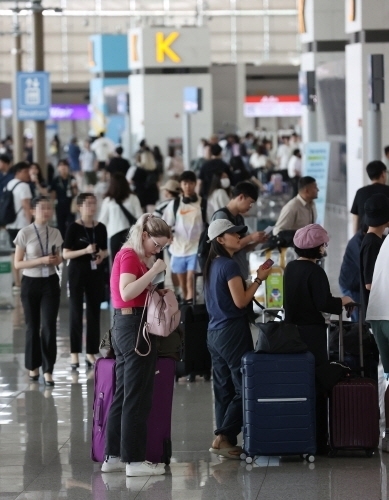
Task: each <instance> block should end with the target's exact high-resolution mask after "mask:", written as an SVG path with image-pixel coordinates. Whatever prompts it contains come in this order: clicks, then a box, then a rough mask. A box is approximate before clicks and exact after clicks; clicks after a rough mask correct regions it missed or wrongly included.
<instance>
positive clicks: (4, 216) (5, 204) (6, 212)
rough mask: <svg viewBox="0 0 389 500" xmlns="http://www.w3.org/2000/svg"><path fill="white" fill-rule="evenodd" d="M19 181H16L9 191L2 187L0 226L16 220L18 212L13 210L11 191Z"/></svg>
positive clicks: (13, 203)
mask: <svg viewBox="0 0 389 500" xmlns="http://www.w3.org/2000/svg"><path fill="white" fill-rule="evenodd" d="M21 183H22V181H19V182H17V183H16V184H15V186H14V187H13V188H12V189H11V191H8V189H7V188H6V187H5V188H4V191H3V194H2V195H1V197H0V227H4V226H6V225H7V224H12V222H15V220H16V217H17V215H18V214H17V212H16V210H15V202H14V195H13V191H14V189H15V188H16V186H19V184H21ZM20 210H21V209H20ZM20 210H19V212H20Z"/></svg>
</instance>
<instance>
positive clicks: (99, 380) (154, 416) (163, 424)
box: [91, 358, 176, 465]
mask: <svg viewBox="0 0 389 500" xmlns="http://www.w3.org/2000/svg"><path fill="white" fill-rule="evenodd" d="M115 364H116V363H115V360H114V359H108V358H99V359H98V360H97V362H96V367H95V393H94V394H95V399H94V404H93V424H92V452H91V458H92V460H94V461H95V462H103V461H104V449H105V429H106V424H107V418H108V412H109V408H110V406H111V404H112V400H113V395H114V393H115V388H116V387H115V386H116V377H115ZM175 372H176V362H175V360H174V359H170V358H158V360H157V365H156V370H155V381H154V393H153V405H152V408H151V412H150V415H149V419H148V423H147V427H148V431H147V437H148V439H147V451H146V459H147V460H149V461H150V462H154V463H157V462H158V463H165V464H166V465H168V464H169V463H170V458H171V456H172V445H171V420H172V405H173V389H174V379H175Z"/></svg>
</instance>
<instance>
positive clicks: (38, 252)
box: [14, 224, 63, 278]
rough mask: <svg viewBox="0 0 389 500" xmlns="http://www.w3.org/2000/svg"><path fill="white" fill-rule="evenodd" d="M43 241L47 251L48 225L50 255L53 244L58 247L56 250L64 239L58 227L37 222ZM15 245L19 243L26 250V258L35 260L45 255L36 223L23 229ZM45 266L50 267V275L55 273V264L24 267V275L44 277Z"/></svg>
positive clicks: (44, 248)
mask: <svg viewBox="0 0 389 500" xmlns="http://www.w3.org/2000/svg"><path fill="white" fill-rule="evenodd" d="M35 226H36V228H37V230H38V233H39V236H40V239H41V243H42V246H43V250H44V252H45V253H46V234H47V233H46V227H47V230H48V235H49V240H48V245H47V248H48V253H49V255H50V254H51V253H52V248H53V245H55V247H56V251H57V252H58V249H59V248H60V247H61V245H62V243H63V239H62V236H61V233H60V232H59V231H58V229H56V228H54V227H50V226H46V225H39V224H35ZM14 243H15V245H18V247H20V248H21V249H22V250H24V252H25V254H24V260H33V259H39V258H40V257H43V254H42V248H41V246H40V244H39V240H38V236H37V234H36V231H35V228H34V224H30V225H29V226H26V227H24V228H23V229H21V230H20V231H19V232H18V234H17V236H16V238H15V239H14ZM44 267H48V269H49V275H52V274H55V272H56V271H55V266H43V265H42V266H37V267H33V268H31V269H23V275H24V276H29V277H30V278H42V269H43V268H44Z"/></svg>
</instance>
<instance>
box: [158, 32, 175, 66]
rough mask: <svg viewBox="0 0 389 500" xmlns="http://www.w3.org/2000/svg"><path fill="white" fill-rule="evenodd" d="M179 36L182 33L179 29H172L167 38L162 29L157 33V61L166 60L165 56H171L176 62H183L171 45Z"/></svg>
mask: <svg viewBox="0 0 389 500" xmlns="http://www.w3.org/2000/svg"><path fill="white" fill-rule="evenodd" d="M179 36H180V34H179V33H178V31H172V32H171V33H170V34H169V35H168V36H167V37H166V38H165V35H164V34H163V33H162V32H161V31H158V32H157V33H156V34H155V50H156V59H157V62H159V63H163V62H165V56H166V57H169V58H170V59H171V60H172V61H173V62H175V63H179V62H181V58H180V56H179V55H178V54H177V53H176V52H174V50H173V49H172V48H171V47H170V46H171V45H172V43H173V42H174V41H175V40H176V39H177V38H178V37H179Z"/></svg>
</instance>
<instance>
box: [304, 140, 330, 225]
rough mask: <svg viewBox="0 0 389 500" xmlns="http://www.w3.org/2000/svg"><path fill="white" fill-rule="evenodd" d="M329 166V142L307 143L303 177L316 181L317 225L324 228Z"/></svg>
mask: <svg viewBox="0 0 389 500" xmlns="http://www.w3.org/2000/svg"><path fill="white" fill-rule="evenodd" d="M329 164H330V143H329V142H308V143H307V144H306V145H305V149H304V166H303V172H304V175H309V176H311V177H313V178H314V179H316V184H317V187H318V188H319V195H318V198H317V200H315V204H316V210H317V221H316V222H317V224H321V225H322V226H324V223H325V214H326V203H327V185H328V167H329Z"/></svg>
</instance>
